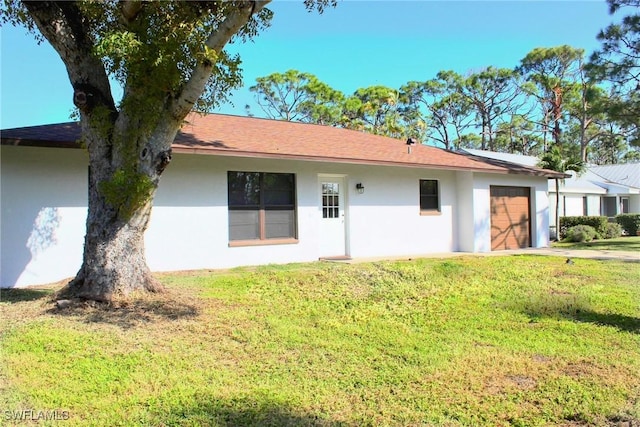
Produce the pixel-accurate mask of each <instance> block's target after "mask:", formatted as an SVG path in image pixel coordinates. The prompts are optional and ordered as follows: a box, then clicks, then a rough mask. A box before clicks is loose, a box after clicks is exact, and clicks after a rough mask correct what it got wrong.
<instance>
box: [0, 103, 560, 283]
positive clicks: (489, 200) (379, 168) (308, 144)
mask: <svg viewBox="0 0 640 427" xmlns="http://www.w3.org/2000/svg"><path fill="white" fill-rule="evenodd" d="M0 136H1V140H2V145H1V150H2V151H1V162H2V163H1V166H2V169H1V171H2V179H1V190H2V192H1V195H2V199H1V202H2V205H1V206H2V227H1V233H2V248H1V249H2V251H1V259H0V267H1V272H0V280H1V286H3V287H16V286H28V285H34V284H42V283H48V282H52V281H57V280H62V279H64V278H67V277H71V276H73V275H75V273H76V272H77V270H78V269H79V267H80V264H81V261H82V247H83V242H84V233H85V220H86V215H87V165H88V156H87V153H86V151H85V150H84V149H82V148H80V146H79V144H78V143H77V141H78V140H79V138H80V128H79V125H78V124H77V123H64V124H52V125H44V126H35V127H27V128H17V129H7V130H4V131H2V133H1V135H0ZM563 176H564V175H563V174H559V173H557V172H553V171H548V170H542V169H538V168H535V167H529V166H522V165H517V164H514V163H508V162H501V161H493V160H487V159H482V158H480V157H476V156H471V155H465V154H459V153H453V152H450V151H445V150H442V149H438V148H434V147H429V146H425V145H409V144H407V143H405V142H404V141H400V140H396V139H391V138H387V137H383V136H377V135H371V134H366V133H362V132H358V131H353V130H345V129H338V128H333V127H328V126H319V125H311V124H301V123H292V122H285V121H275V120H266V119H259V118H248V117H237V116H229V115H219V114H210V115H197V114H192V115H190V116H189V117H188V119H187V121H186V123H185V125H184V126H183V128H182V130H181V132H180V133H179V134H178V136H177V138H176V140H175V142H174V144H173V160H172V162H171V165H170V166H169V167H168V168H167V170H166V171H165V173H164V175H163V176H162V179H161V182H160V187H159V189H158V192H157V195H156V197H155V200H154V208H153V212H152V217H151V222H150V225H149V229H148V230H147V233H146V235H145V244H146V251H147V262H148V264H149V266H150V268H151V269H152V270H153V271H172V270H186V269H215V268H229V267H235V266H242V265H257V264H268V263H289V262H306V261H314V260H318V259H322V258H346V257H385V256H389V257H391V256H408V257H409V256H419V255H421V254H429V253H443V252H455V251H461V252H489V251H492V250H500V249H510V248H519V247H536V248H537V247H546V246H548V244H549V234H548V230H549V223H548V221H549V200H548V197H547V189H548V187H547V180H548V179H549V178H554V177H563Z"/></svg>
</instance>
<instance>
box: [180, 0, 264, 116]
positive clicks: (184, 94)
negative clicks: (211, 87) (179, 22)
mask: <svg viewBox="0 0 640 427" xmlns="http://www.w3.org/2000/svg"><path fill="white" fill-rule="evenodd" d="M270 1H271V0H263V1H253V2H240V3H238V6H237V8H235V9H234V10H233V11H232V12H231V13H230V14H229V15H228V16H227V17H226V18H225V20H224V21H223V22H222V23H221V24H220V25H219V26H218V27H217V28H216V29H215V30H213V31H212V32H211V34H210V35H209V38H208V39H207V42H206V43H205V45H206V47H207V48H209V49H211V50H213V51H215V52H220V51H222V49H223V48H224V47H225V45H226V44H227V43H228V42H229V40H231V37H233V35H234V34H236V33H237V32H238V31H239V30H240V29H241V28H242V27H243V26H244V25H246V24H247V23H248V22H249V20H250V19H251V16H252V15H253V14H254V13H258V12H260V11H261V10H262V9H263V8H264V7H265V6H266V5H267V4H268V3H269V2H270ZM214 65H215V64H212V63H210V62H208V61H203V62H201V63H199V64H198V65H197V66H196V69H195V70H194V71H193V74H192V75H191V78H190V79H189V81H187V82H186V83H185V84H184V85H183V86H182V88H181V90H180V92H179V94H178V96H177V97H176V98H175V100H174V101H173V102H172V105H170V107H169V110H170V114H171V115H172V116H173V119H174V120H176V121H178V122H180V121H182V119H183V118H184V117H185V116H186V115H187V114H188V113H189V112H190V111H191V109H192V108H193V105H194V104H195V103H196V101H197V100H198V98H199V97H200V94H202V92H203V91H204V88H205V86H206V84H207V81H208V80H209V77H210V76H211V72H212V70H213V66H214Z"/></svg>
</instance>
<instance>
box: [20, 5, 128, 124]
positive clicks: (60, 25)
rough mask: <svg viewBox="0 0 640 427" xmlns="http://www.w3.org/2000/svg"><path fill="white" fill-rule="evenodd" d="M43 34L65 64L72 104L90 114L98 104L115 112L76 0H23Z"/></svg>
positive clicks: (89, 30)
mask: <svg viewBox="0 0 640 427" xmlns="http://www.w3.org/2000/svg"><path fill="white" fill-rule="evenodd" d="M23 3H24V5H25V8H26V9H27V11H28V12H29V15H30V16H31V17H32V18H33V20H34V22H35V23H36V26H37V27H38V29H39V30H40V32H41V33H42V35H43V36H44V37H45V38H46V39H47V40H48V41H49V43H51V46H53V48H54V49H55V50H56V52H58V55H60V58H61V59H62V62H63V63H64V65H65V67H66V69H67V74H68V76H69V80H70V81H71V85H72V86H73V88H74V97H73V101H74V104H75V105H76V106H77V107H78V108H79V109H80V110H81V111H82V112H83V113H89V112H90V111H91V110H92V109H93V108H95V107H96V106H98V105H104V106H106V107H107V108H108V109H109V110H110V111H116V107H115V103H114V101H113V97H112V95H111V87H110V84H109V79H108V77H107V73H106V71H105V69H104V65H103V64H102V61H101V60H100V58H97V57H96V56H94V54H93V40H92V39H91V36H90V34H91V29H90V28H89V27H88V24H87V19H85V17H84V16H83V15H82V12H81V11H80V9H79V8H78V5H77V4H76V3H75V2H65V1H60V2H56V1H45V2H40V1H24V2H23Z"/></svg>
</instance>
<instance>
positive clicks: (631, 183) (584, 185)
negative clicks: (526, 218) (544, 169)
mask: <svg viewBox="0 0 640 427" xmlns="http://www.w3.org/2000/svg"><path fill="white" fill-rule="evenodd" d="M463 152H465V153H467V154H472V155H475V156H480V157H485V158H489V159H500V160H506V161H509V162H513V163H517V164H521V165H525V166H536V165H537V164H538V162H539V159H538V158H537V157H533V156H523V155H520V154H510V153H498V152H494V151H484V150H473V149H465V150H463ZM567 174H568V175H569V176H568V177H567V178H566V179H561V180H560V183H559V184H560V199H559V204H560V216H582V215H595V216H607V217H609V218H614V217H615V216H616V215H619V214H622V213H640V163H627V164H619V165H603V166H597V165H587V166H586V168H585V170H584V171H583V172H582V173H580V174H577V173H576V172H573V171H568V172H567ZM555 193H556V185H555V182H554V180H549V204H550V206H549V212H550V214H551V218H550V223H549V224H550V226H551V228H552V229H555V225H556V224H555V214H554V212H555V206H556V196H555Z"/></svg>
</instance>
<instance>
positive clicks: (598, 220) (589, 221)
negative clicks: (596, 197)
mask: <svg viewBox="0 0 640 427" xmlns="http://www.w3.org/2000/svg"><path fill="white" fill-rule="evenodd" d="M608 223H609V221H608V219H607V217H606V216H563V217H560V239H561V240H562V239H564V238H566V237H567V232H568V230H569V229H570V228H571V227H575V226H576V225H588V226H590V227H593V228H594V229H595V231H596V236H597V237H596V238H602V236H606V235H607V224H608Z"/></svg>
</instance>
